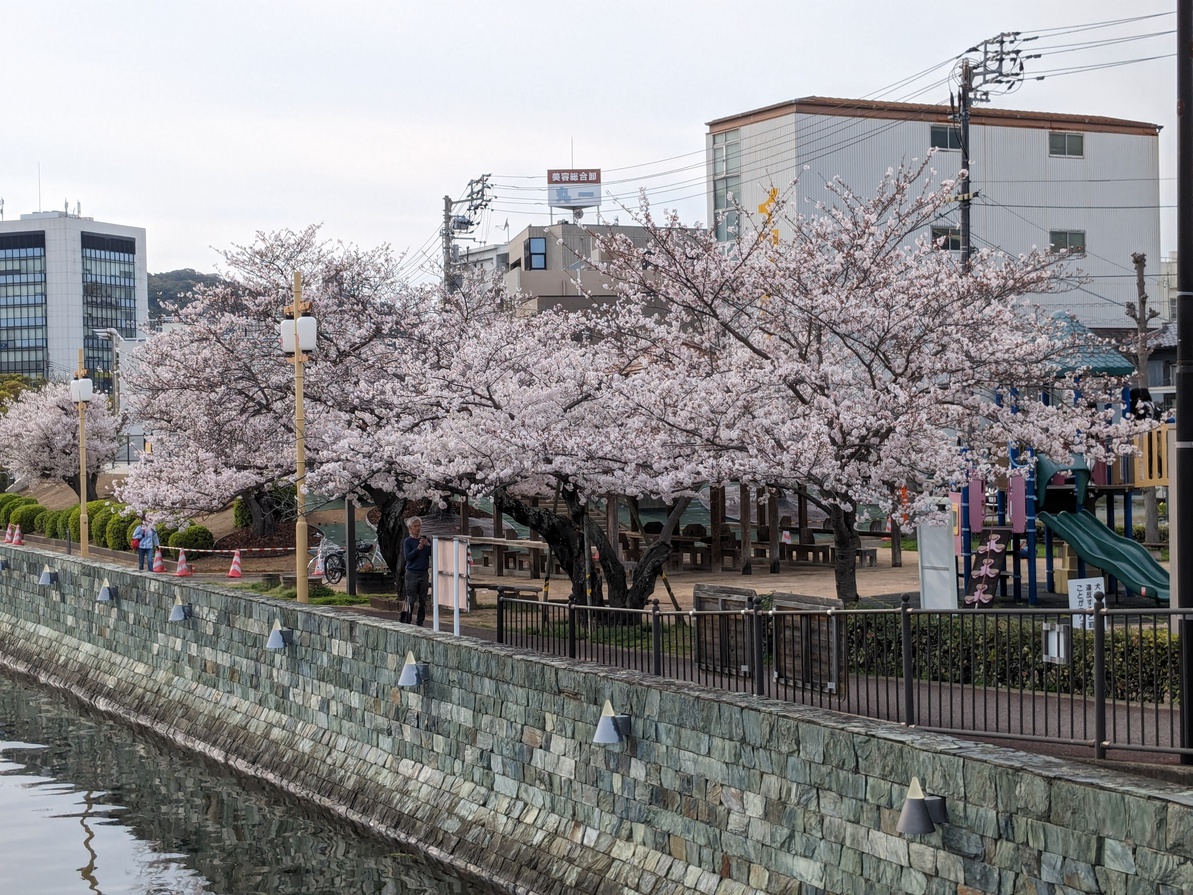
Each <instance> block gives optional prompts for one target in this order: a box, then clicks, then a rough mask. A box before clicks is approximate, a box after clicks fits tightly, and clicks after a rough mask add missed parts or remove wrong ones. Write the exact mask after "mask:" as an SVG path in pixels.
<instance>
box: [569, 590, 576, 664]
mask: <svg viewBox="0 0 1193 895" xmlns="http://www.w3.org/2000/svg"><path fill="white" fill-rule="evenodd" d="M567 611H568V658H569V659H574V658H576V599H575V597H572V598H571V599H570V600H568V605H567Z"/></svg>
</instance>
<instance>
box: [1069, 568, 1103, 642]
mask: <svg viewBox="0 0 1193 895" xmlns="http://www.w3.org/2000/svg"><path fill="white" fill-rule="evenodd" d="M1097 593H1101V594H1105V593H1106V579H1105V578H1073V579H1071V580H1070V581H1069V608H1070V609H1072V610H1074V611H1077V610H1088V609H1093V608H1094V594H1097ZM1073 628H1074V629H1077V628H1082V629H1084V630H1087V631H1092V630H1093V629H1094V617H1093V616H1092V615H1077V614H1074V616H1073Z"/></svg>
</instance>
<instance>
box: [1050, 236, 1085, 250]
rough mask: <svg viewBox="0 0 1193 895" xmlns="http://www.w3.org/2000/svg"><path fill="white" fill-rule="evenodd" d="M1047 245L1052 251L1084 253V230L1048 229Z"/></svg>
mask: <svg viewBox="0 0 1193 895" xmlns="http://www.w3.org/2000/svg"><path fill="white" fill-rule="evenodd" d="M1048 245H1049V248H1051V249H1052V251H1054V252H1068V253H1069V254H1070V255H1084V254H1085V231H1084V230H1049V231H1048Z"/></svg>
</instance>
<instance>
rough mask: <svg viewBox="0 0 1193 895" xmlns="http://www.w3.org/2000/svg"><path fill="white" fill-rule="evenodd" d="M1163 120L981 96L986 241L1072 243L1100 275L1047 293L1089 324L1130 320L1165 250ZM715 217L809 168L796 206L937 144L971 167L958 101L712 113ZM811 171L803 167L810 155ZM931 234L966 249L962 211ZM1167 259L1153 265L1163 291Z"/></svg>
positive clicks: (974, 156) (976, 129)
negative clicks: (1144, 263)
mask: <svg viewBox="0 0 1193 895" xmlns="http://www.w3.org/2000/svg"><path fill="white" fill-rule="evenodd" d="M1159 130H1160V128H1159V126H1157V125H1154V124H1146V123H1143V122H1139V121H1125V120H1120V119H1114V118H1101V117H1096V116H1087V115H1059V114H1051V113H1043V112H1016V111H1010V110H1004V109H991V108H987V107H975V108H974V109H973V112H972V115H971V118H970V153H969V154H970V158H971V162H970V176H971V180H972V186H971V189H972V191H973V192H975V193H977V197H976V199H975V200H974V201H973V204H972V212H971V232H972V243H973V246H974V249H975V250H977V249H981V248H983V247H988V246H992V247H997V248H1000V249H1002V250H1003V251H1006V252H1008V253H1010V254H1013V255H1017V254H1019V253H1021V252H1027V251H1030V250H1031V249H1032V248H1033V247H1039V248H1047V247H1048V246H1055V247H1057V248H1068V249H1069V250H1070V251H1072V252H1074V253H1076V254H1080V255H1081V257H1080V258H1078V259H1076V261H1075V264H1076V266H1077V267H1078V268H1079V269H1080V270H1081V271H1082V272H1083V273H1084V274H1085V276H1086V277H1087V278H1088V282H1087V283H1085V284H1083V285H1082V286H1081V287H1080V288H1079V289H1078V290H1076V291H1073V292H1067V293H1064V294H1061V295H1049V296H1038V297H1037V299H1038V300H1039V302H1040V303H1041V304H1044V305H1046V306H1048V307H1055V308H1067V309H1069V310H1071V311H1072V312H1073V313H1074V314H1075V315H1076V316H1077V318H1078V319H1079V320H1080V321H1081V322H1082V323H1084V324H1086V325H1087V326H1091V327H1094V328H1100V327H1116V328H1121V327H1122V326H1123V325H1124V320H1125V314H1124V306H1125V304H1126V303H1127V302H1128V301H1131V300H1132V299H1133V298H1134V296H1135V274H1134V269H1133V267H1132V264H1131V254H1132V253H1133V252H1146V253H1147V256H1148V258H1149V259H1151V258H1155V259H1159V258H1160V212H1159V205H1160V192H1159V139H1158V135H1159ZM706 147H707V166H708V172H707V176H708V180H709V184H710V186H711V189H710V190H709V214H710V220H718V218H719V221H718V225H717V226H718V233H719V235H720V236H721V237H722V238H726V236H727V235H728V233H729V231H730V228H732V227H733V226H735V224H736V214H735V212H734V211H733V208H734V205H735V201H734V200H736V204H737V205H738V206H739V207H741V208H744V209H745V210H746V211H747V212H754V211H755V210H756V209H757V208H758V206H759V205H761V204H762V203H764V202H765V201H766V200H767V198H768V195H769V191H770V190H771V189H772V188H773V187H778V188H779V189H780V190H781V191H782V190H785V189H786V188H787V187H788V186H789V185H790V184H791V183H792V182H793V181H795V180H796V179H797V178H798V180H799V186H798V187H797V188H796V194H795V197H794V199H795V202H794V205H793V208H794V209H795V210H798V211H802V212H804V213H809V211H810V205H811V203H810V202H805V201H804V200H805V199H810V200H812V201H816V200H819V199H822V198H826V192H825V189H824V185H825V183H826V182H828V181H831V180H832V179H833V178H834V177H838V176H839V177H840V178H841V179H842V180H843V181H844V182H845V183H846V184H848V185H849V186H850V187H851V188H852V189H853V190H854V191H855V192H857V193H859V194H861V195H869V194H871V193H872V192H873V191H874V189H875V188H876V187H877V185H878V184H879V182H880V181H881V180H882V177H883V175H884V173H885V172H886V171H887V169H888V168H891V167H894V166H898V165H899V164H900V163H901V162H908V163H910V162H911V161H912V159H923V158H924V157H925V155H926V153H927V152H928V150H929V148H930V147H936V148H937V154H936V156H935V157H934V158H933V160H932V167H933V168H934V169H935V170H936V171H937V175H938V178H940V179H943V178H950V177H954V176H956V174H957V172H958V171H959V170H960V167H961V152H960V140H959V130H958V129H957V126H956V124H955V122H954V121H953V120H952V118H951V117H950V110H949V108H948V107H947V106H932V105H919V104H912V103H883V102H869V101H864V100H851V99H827V98H823V97H808V98H805V99H797V100H792V101H790V102H785V103H780V104H778V105H774V106H767V107H766V108H762V109H756V110H754V111H751V112H744V113H742V114H739V115H733V116H730V117H728V118H720V119H717V120H716V121H712V122H709V123H708V134H707V140H706ZM805 165H807V166H808V170H804V166H805ZM931 234H932V235H934V236H936V237H944V238H945V239H946V240H947V244H948V247H949V248H954V249H959V248H960V215H959V212H958V211H957V210H956V209H955V208H954V211H953V213H952V214H950V215H949V216H948V217H946V218H944V219H942V220H940V221H938V222H936V224H935V225H934V226H932V227H931ZM1158 274H1159V270H1158V265H1157V266H1156V268H1154V269H1153V271H1151V276H1150V277H1149V279H1150V284H1149V285H1150V291H1151V294H1152V295H1155V294H1156V292H1157V288H1158V280H1159V275H1158Z"/></svg>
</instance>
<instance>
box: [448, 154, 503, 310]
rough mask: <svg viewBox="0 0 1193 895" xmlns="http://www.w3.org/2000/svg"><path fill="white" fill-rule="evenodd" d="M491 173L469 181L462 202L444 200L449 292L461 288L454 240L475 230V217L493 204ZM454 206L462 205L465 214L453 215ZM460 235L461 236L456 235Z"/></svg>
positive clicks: (450, 198)
mask: <svg viewBox="0 0 1193 895" xmlns="http://www.w3.org/2000/svg"><path fill="white" fill-rule="evenodd" d="M492 176H493V175H492V174H482V175H481V176H480V177H478V178H476V179H475V180H470V181H468V195H467V196H465V197H464V198H463V199H452V197H451V196H444V197H443V231H442V234H441V235H442V237H443V288H444V289H446V290H447V291H448V292H456V291H458V290H459V288H460V281H459V279H458V277H457V275H456V273H455V266H456V257H455V246H454V245H453V243H454V242H455V240H456V239H457V238H462V236H463V235H465V234H468V233H471V232H472V231H473V230H475V229H476V220H475V215H476V214H477V212H480V211H483V210H484V209H486V208H488V207H489V203H490V202H492V201H493V197H492V195H491V192H490V190H491V189H492V188H491V187H490V186H489V178H490V177H492ZM457 205H464V206H466V207H467V211H466V212H465V213H464V214H454V211H455V208H456V206H457ZM457 234H460V236H457Z"/></svg>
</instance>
